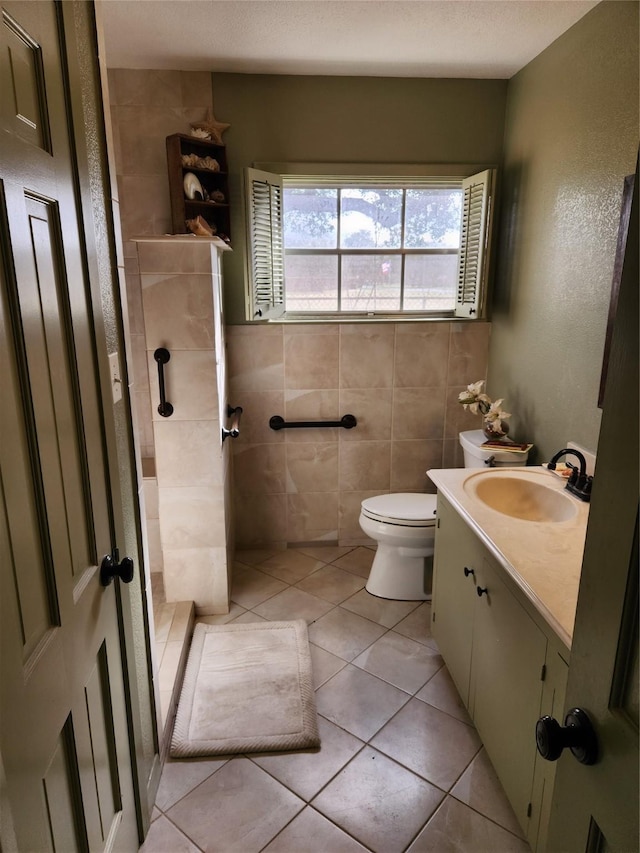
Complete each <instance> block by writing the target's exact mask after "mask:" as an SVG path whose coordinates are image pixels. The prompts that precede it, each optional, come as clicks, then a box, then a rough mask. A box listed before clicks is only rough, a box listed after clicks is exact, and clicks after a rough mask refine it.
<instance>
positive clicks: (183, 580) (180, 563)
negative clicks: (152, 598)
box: [164, 548, 229, 616]
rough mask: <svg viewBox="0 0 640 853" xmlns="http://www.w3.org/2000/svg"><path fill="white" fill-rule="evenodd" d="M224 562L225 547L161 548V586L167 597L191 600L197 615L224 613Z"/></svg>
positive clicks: (225, 576)
mask: <svg viewBox="0 0 640 853" xmlns="http://www.w3.org/2000/svg"><path fill="white" fill-rule="evenodd" d="M226 563H227V554H226V549H225V548H176V549H167V550H165V552H164V588H165V594H166V597H167V601H193V602H194V604H195V608H196V613H197V614H198V615H199V616H210V615H213V614H216V613H227V612H228V610H229V606H228V604H226V603H225V602H226V599H227V589H226V587H227V568H226ZM212 602H213V603H212ZM218 602H220V603H218Z"/></svg>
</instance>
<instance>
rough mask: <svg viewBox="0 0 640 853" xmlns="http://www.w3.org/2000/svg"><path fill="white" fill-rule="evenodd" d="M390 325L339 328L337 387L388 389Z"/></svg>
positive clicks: (390, 381)
mask: <svg viewBox="0 0 640 853" xmlns="http://www.w3.org/2000/svg"><path fill="white" fill-rule="evenodd" d="M394 341H395V336H394V326H393V325H376V326H365V325H354V324H347V325H345V326H341V327H340V388H391V386H392V380H393V350H394Z"/></svg>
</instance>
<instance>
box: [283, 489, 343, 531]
mask: <svg viewBox="0 0 640 853" xmlns="http://www.w3.org/2000/svg"><path fill="white" fill-rule="evenodd" d="M287 536H292V537H294V536H295V539H292V540H291V541H294V542H335V541H337V539H338V492H337V491H333V492H313V493H307V494H296V495H287Z"/></svg>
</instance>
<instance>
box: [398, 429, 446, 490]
mask: <svg viewBox="0 0 640 853" xmlns="http://www.w3.org/2000/svg"><path fill="white" fill-rule="evenodd" d="M429 468H442V441H394V442H393V445H392V451H391V491H392V492H428V493H430V494H433V493H435V491H436V488H435V486H434V484H433V483H432V482H431V480H430V479H429V478H428V477H427V474H426V472H427V470H428V469H429Z"/></svg>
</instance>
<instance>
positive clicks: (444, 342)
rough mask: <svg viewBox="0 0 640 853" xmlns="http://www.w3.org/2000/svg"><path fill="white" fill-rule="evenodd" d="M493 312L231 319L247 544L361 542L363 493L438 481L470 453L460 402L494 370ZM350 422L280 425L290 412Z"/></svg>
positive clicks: (242, 531) (238, 494) (469, 420)
mask: <svg viewBox="0 0 640 853" xmlns="http://www.w3.org/2000/svg"><path fill="white" fill-rule="evenodd" d="M489 334H490V324H489V323H477V322H476V323H463V322H443V323H379V324H348V323H347V324H331V325H329V324H326V325H322V324H318V325H315V324H308V325H303V324H295V325H294V324H292V325H253V326H229V327H228V328H227V347H228V357H227V362H228V370H229V383H230V399H231V401H232V403H233V405H239V406H242V407H243V410H244V414H243V416H242V428H241V434H240V437H239V438H238V439H236V441H235V442H234V445H233V451H234V458H233V469H234V480H233V487H234V498H235V504H236V542H237V545H238V547H245V548H246V547H255V546H260V545H267V544H268V545H271V546H278V547H283V546H285V545H287V544H293V543H308V542H325V543H330V542H339V543H340V544H341V545H342V544H345V545H347V544H357V543H359V542H362V541H363V537H364V534H363V533H362V531H361V530H360V527H359V525H358V516H359V513H360V502H361V501H362V500H363V498H365V497H368V496H371V495H377V494H382V493H385V492H398V491H402V492H425V491H426V492H434V491H435V488H434V486H433V485H432V484H431V482H430V481H429V479H428V478H427V476H426V474H425V472H426V470H427V469H428V468H441V467H456V466H459V465H462V464H463V461H462V453H461V449H460V447H459V444H458V433H459V432H460V431H461V430H463V429H477V428H479V426H480V424H479V422H478V418H477V417H476V416H473V415H470V414H469V413H468V412H465V411H464V409H463V408H462V406H460V405H459V404H458V402H457V397H458V393H459V392H460V391H461V390H463V388H464V387H466V385H468V384H469V383H470V382H475V381H477V380H478V379H483V378H484V377H485V376H486V370H487V353H488V345H489ZM347 413H350V414H353V415H355V416H356V418H357V419H358V425H357V427H356V428H355V429H353V430H345V429H331V428H325V429H300V430H281V431H277V432H275V431H273V430H271V429H270V428H269V425H268V422H269V418H270V417H271V416H272V415H282V416H283V417H284V418H285V420H316V419H320V420H334V419H338V418H340V417H341V416H342V415H344V414H347Z"/></svg>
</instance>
